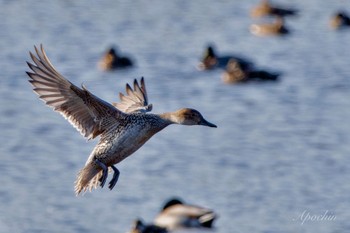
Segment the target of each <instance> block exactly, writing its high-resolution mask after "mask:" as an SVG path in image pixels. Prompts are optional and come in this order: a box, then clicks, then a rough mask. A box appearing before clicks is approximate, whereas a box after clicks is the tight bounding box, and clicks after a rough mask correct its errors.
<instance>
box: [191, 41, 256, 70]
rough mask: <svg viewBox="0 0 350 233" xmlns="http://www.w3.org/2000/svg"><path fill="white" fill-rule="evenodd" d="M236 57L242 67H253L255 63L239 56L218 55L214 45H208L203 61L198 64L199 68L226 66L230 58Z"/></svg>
mask: <svg viewBox="0 0 350 233" xmlns="http://www.w3.org/2000/svg"><path fill="white" fill-rule="evenodd" d="M232 58H233V59H235V60H236V61H237V62H238V63H239V64H240V66H241V67H242V69H244V70H249V69H252V68H253V63H252V62H251V61H248V60H247V59H244V58H241V57H237V56H218V55H217V54H216V52H215V51H214V48H213V46H211V45H210V46H208V47H207V48H206V50H205V51H204V54H203V57H202V60H201V62H200V63H199V65H198V69H199V70H210V69H215V68H223V69H224V68H225V67H226V65H227V62H228V61H229V60H230V59H232Z"/></svg>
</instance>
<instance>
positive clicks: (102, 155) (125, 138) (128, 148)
mask: <svg viewBox="0 0 350 233" xmlns="http://www.w3.org/2000/svg"><path fill="white" fill-rule="evenodd" d="M153 135H154V133H152V132H150V131H149V130H147V128H142V129H140V128H137V127H135V128H133V129H128V130H127V131H126V132H122V133H121V134H119V135H118V137H115V138H110V140H104V141H103V140H102V141H100V143H99V144H98V145H97V146H96V148H95V150H94V151H95V152H96V153H94V158H97V159H99V160H100V161H101V162H103V163H104V164H106V165H107V166H111V165H113V164H117V163H119V162H120V161H122V160H124V159H125V158H127V157H128V156H129V155H131V154H133V153H134V152H135V151H136V150H138V149H139V148H140V147H141V146H142V145H143V144H145V142H146V141H148V140H149V139H150V138H151V137H152V136H153Z"/></svg>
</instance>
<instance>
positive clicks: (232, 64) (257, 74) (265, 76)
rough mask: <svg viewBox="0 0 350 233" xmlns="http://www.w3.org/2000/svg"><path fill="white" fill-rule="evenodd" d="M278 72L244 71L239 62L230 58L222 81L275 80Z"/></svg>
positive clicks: (229, 82) (231, 82)
mask: <svg viewBox="0 0 350 233" xmlns="http://www.w3.org/2000/svg"><path fill="white" fill-rule="evenodd" d="M278 76H279V74H277V73H270V72H268V71H265V70H250V71H244V70H242V68H241V67H240V65H239V63H238V62H237V61H235V60H234V59H231V60H230V61H229V62H228V64H227V67H226V70H225V72H224V73H223V75H222V81H223V82H224V83H226V84H233V83H242V82H249V81H276V80H277V79H278Z"/></svg>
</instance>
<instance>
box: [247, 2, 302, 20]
mask: <svg viewBox="0 0 350 233" xmlns="http://www.w3.org/2000/svg"><path fill="white" fill-rule="evenodd" d="M296 14H297V10H295V9H285V8H281V7H276V6H273V5H272V4H271V3H270V2H269V1H268V0H262V1H261V2H260V4H259V5H257V6H256V7H254V8H253V9H252V10H251V12H250V15H251V16H252V17H254V18H258V17H264V16H280V17H284V16H290V15H296Z"/></svg>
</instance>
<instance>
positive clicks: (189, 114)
mask: <svg viewBox="0 0 350 233" xmlns="http://www.w3.org/2000/svg"><path fill="white" fill-rule="evenodd" d="M174 118H175V119H174V121H175V122H176V123H178V124H181V125H204V126H209V127H214V128H217V126H216V125H214V124H213V123H210V122H208V121H207V120H205V119H204V117H203V116H202V114H200V112H198V111H197V110H195V109H191V108H182V109H180V110H178V111H176V112H175V113H174Z"/></svg>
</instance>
